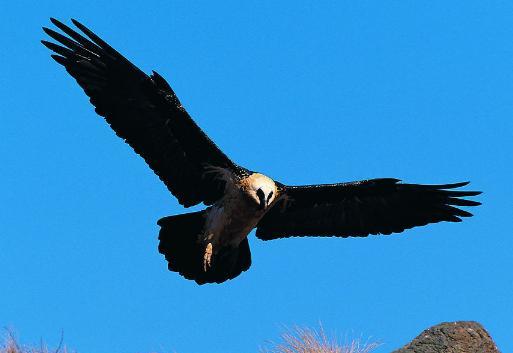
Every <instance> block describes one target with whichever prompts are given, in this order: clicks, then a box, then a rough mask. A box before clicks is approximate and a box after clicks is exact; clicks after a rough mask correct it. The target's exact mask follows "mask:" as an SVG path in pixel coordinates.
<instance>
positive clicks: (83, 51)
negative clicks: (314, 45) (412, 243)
mask: <svg viewBox="0 0 513 353" xmlns="http://www.w3.org/2000/svg"><path fill="white" fill-rule="evenodd" d="M51 21H52V23H53V24H54V25H55V26H56V27H57V28H58V29H60V30H61V31H62V32H63V33H64V34H65V35H63V34H61V33H58V32H56V31H54V30H52V29H49V28H43V29H44V31H45V32H46V33H47V34H48V35H49V36H50V37H51V38H53V39H54V40H55V41H56V42H57V43H59V44H55V43H52V42H48V41H42V43H43V44H44V45H45V46H46V47H47V48H49V49H50V50H52V51H53V52H54V54H53V55H52V58H53V59H55V61H57V62H58V63H59V64H61V65H62V66H64V68H65V69H66V71H67V72H68V73H69V74H70V75H71V76H72V77H73V78H74V79H75V80H76V81H77V83H78V84H79V85H80V86H81V87H82V88H83V90H84V92H85V93H86V94H87V96H89V98H90V102H91V103H92V104H93V105H94V107H95V111H96V112H97V113H98V114H99V115H101V116H103V117H104V118H105V120H106V121H107V123H108V124H110V126H111V127H112V129H113V130H114V131H115V132H116V134H117V135H118V136H119V137H121V138H122V139H123V140H124V141H125V142H126V143H128V144H129V145H130V146H131V147H132V148H133V149H134V151H135V152H136V153H138V154H139V155H140V156H141V157H143V158H144V160H145V161H146V163H147V164H148V165H149V167H150V168H151V169H152V170H153V171H154V172H155V174H157V175H158V177H159V178H160V179H161V180H162V182H163V183H164V184H165V185H166V187H167V188H168V189H169V191H170V192H171V193H172V194H173V195H174V196H175V197H176V198H177V199H178V201H179V203H180V204H182V205H183V206H184V207H190V206H194V205H198V204H200V203H203V204H204V205H206V206H208V207H207V208H206V209H205V210H203V211H199V212H193V213H187V214H182V215H175V216H169V217H165V218H162V219H160V220H159V221H158V224H159V225H160V227H161V230H160V234H159V240H160V242H159V251H160V252H161V253H162V254H164V255H165V257H166V260H167V261H168V268H169V269H170V270H171V271H176V272H179V273H180V274H181V275H183V276H184V277H186V278H188V279H193V280H195V281H196V282H197V283H199V284H203V283H211V282H217V283H221V282H224V281H226V280H228V279H231V278H234V277H236V276H238V275H239V274H240V273H241V272H242V271H245V270H247V269H248V268H249V267H250V265H251V253H250V250H249V243H248V239H247V237H248V234H249V233H250V232H251V231H252V230H253V229H255V228H256V236H257V237H258V238H260V239H263V240H271V239H277V238H287V237H292V236H337V237H349V236H355V237H365V236H368V235H369V234H390V233H399V232H402V231H404V230H405V229H408V228H412V227H415V226H423V225H426V224H429V223H437V222H442V221H446V222H460V221H461V218H462V217H469V216H471V214H470V213H469V212H467V211H464V210H462V209H460V208H459V207H460V206H477V205H479V202H476V201H472V200H468V199H465V198H464V197H467V196H475V195H478V194H479V192H477V191H461V190H456V189H459V188H461V187H463V186H465V185H467V184H468V183H466V182H465V183H454V184H443V185H422V184H406V183H404V184H403V183H400V181H399V180H398V179H394V178H381V179H371V180H363V181H357V182H350V183H337V184H325V185H304V186H287V185H284V184H281V183H279V182H277V181H274V180H272V179H271V178H269V177H267V176H265V175H263V174H261V173H255V172H251V171H249V170H248V169H246V168H244V167H241V166H239V165H237V164H236V163H234V162H233V161H232V160H230V159H229V158H228V156H226V155H225V154H224V153H223V152H222V151H221V149H219V147H217V146H216V145H215V144H214V143H213V142H212V141H211V140H210V138H209V137H208V136H207V135H206V134H205V133H204V132H203V131H202V130H201V129H200V128H199V127H198V125H196V123H195V122H194V120H193V119H192V118H191V117H190V116H189V114H188V113H187V111H186V110H185V109H184V107H183V106H182V104H181V103H180V101H179V100H178V97H177V96H176V94H175V93H174V92H173V90H172V89H171V86H170V85H169V84H168V83H167V82H166V80H164V78H163V77H162V76H160V75H159V74H158V73H156V72H155V71H153V73H152V74H151V75H146V74H145V73H144V72H142V71H141V70H140V69H138V68H137V67H136V66H135V65H134V64H132V63H131V62H130V61H129V60H127V59H126V58H125V57H124V56H122V55H121V54H120V53H118V52H117V51H116V50H115V49H114V48H112V47H111V46H110V45H109V44H107V43H106V42H105V41H104V40H102V39H101V38H100V37H98V36H97V35H96V34H94V33H93V32H92V31H91V30H90V29H88V28H87V27H85V26H84V25H82V24H81V23H79V22H77V21H75V20H72V22H73V23H74V24H75V26H76V27H77V28H78V29H79V30H80V31H81V32H82V33H83V34H80V33H78V32H77V31H75V30H73V29H71V28H70V27H68V26H66V25H65V24H63V23H62V22H59V21H57V20H55V19H51Z"/></svg>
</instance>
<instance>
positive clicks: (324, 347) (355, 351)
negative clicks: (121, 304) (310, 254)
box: [0, 326, 380, 353]
mask: <svg viewBox="0 0 513 353" xmlns="http://www.w3.org/2000/svg"><path fill="white" fill-rule="evenodd" d="M62 342H63V338H62V336H61V341H60V343H59V345H58V347H57V348H54V349H49V348H48V347H47V346H46V344H44V343H43V342H42V343H41V344H40V345H39V348H34V347H28V346H22V345H21V344H19V343H18V340H17V339H16V338H15V336H14V334H13V333H12V331H7V334H6V335H5V340H4V343H3V344H0V353H73V351H70V350H68V349H67V348H66V346H64V345H63V343H62ZM270 344H271V345H272V348H270V349H269V348H264V349H261V350H260V352H261V353H370V352H371V351H372V350H374V349H375V348H377V347H378V346H379V345H380V344H379V343H376V342H368V341H367V342H362V341H361V340H352V341H351V342H350V343H349V344H340V343H339V342H338V340H337V339H335V338H329V337H328V336H327V335H326V333H325V331H324V329H323V328H322V326H321V327H320V329H319V330H313V329H309V328H301V327H295V328H293V329H286V330H285V332H284V333H283V334H282V335H281V342H279V343H273V342H271V343H270Z"/></svg>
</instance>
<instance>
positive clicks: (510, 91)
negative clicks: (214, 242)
mask: <svg viewBox="0 0 513 353" xmlns="http://www.w3.org/2000/svg"><path fill="white" fill-rule="evenodd" d="M250 3H251V4H250ZM50 16H53V17H57V18H59V19H61V20H66V21H67V20H68V19H69V18H70V17H75V18H77V19H79V20H81V21H82V22H84V23H85V24H86V25H88V26H89V27H91V28H92V29H93V30H95V31H96V32H97V33H98V34H100V35H101V36H103V37H104V38H105V39H106V40H107V41H108V42H109V43H111V44H112V45H113V46H114V47H115V48H117V49H118V50H119V51H120V52H122V53H123V54H125V55H126V56H127V57H128V58H130V59H131V60H132V61H133V62H134V63H135V64H137V65H138V66H139V67H141V68H142V69H143V70H145V71H147V72H148V71H149V70H151V69H156V70H157V71H159V72H160V73H161V74H162V75H163V76H164V77H166V78H167V79H168V80H169V82H170V83H171V84H172V86H173V87H174V89H175V91H176V92H177V94H178V95H179V97H180V98H181V100H182V102H183V103H184V105H185V106H186V108H187V109H188V111H189V112H190V113H191V115H192V116H193V117H194V118H195V119H196V121H197V122H198V124H199V125H200V126H201V127H203V128H204V130H205V131H206V132H207V133H208V134H209V135H210V136H211V137H212V138H213V139H214V140H215V141H216V142H217V143H218V144H219V145H220V146H221V147H222V148H223V149H224V150H225V151H226V152H227V153H228V155H229V156H231V157H232V158H233V159H234V160H235V161H237V162H238V163H240V164H241V165H244V166H246V167H248V168H250V169H253V170H260V171H262V172H264V173H266V174H268V175H270V176H272V177H274V178H275V179H277V180H280V181H282V182H285V183H290V184H302V183H317V182H337V181H349V180H358V179H366V178H373V177H397V178H401V179H402V180H404V181H407V182H416V183H446V182H457V181H462V180H471V181H472V185H471V187H472V188H473V189H478V190H483V191H484V192H485V193H484V194H483V195H481V196H480V197H479V200H480V201H482V202H483V206H481V207H480V208H478V209H475V210H474V211H475V217H473V218H472V219H468V220H465V222H463V223H461V224H437V225H431V226H429V227H423V228H417V229H414V230H410V231H408V232H406V233H403V234H401V235H394V236H388V237H386V236H381V237H371V238H365V239H290V240H278V241H273V242H266V243H264V242H262V241H259V240H257V239H255V237H254V235H253V234H252V235H251V236H250V243H251V247H252V253H253V266H252V268H251V269H250V271H248V272H246V273H244V274H243V275H242V276H240V277H239V278H237V279H236V280H234V281H230V282H228V283H225V284H223V285H211V286H202V287H199V286H197V285H196V284H195V283H194V282H190V281H186V280H184V279H183V278H181V277H179V276H178V275H177V274H175V273H171V272H168V271H167V269H166V262H165V260H164V259H163V257H162V256H161V255H160V254H159V253H158V252H157V232H158V227H157V225H156V221H157V219H158V218H160V217H162V216H165V215H170V214H175V213H181V212H183V211H184V210H183V209H182V208H181V207H180V206H179V205H178V203H177V202H176V200H175V199H174V198H173V197H172V195H170V194H169V193H168V191H167V190H166V188H165V187H164V186H163V185H162V184H161V183H160V181H159V180H158V178H157V177H156V176H155V175H153V173H152V172H151V171H150V169H149V168H148V167H147V166H146V165H145V163H144V162H143V160H142V159H141V158H139V157H138V156H136V155H135V154H134V153H133V152H132V151H131V150H130V148H129V147H128V146H126V145H125V144H124V143H123V142H122V141H121V140H120V139H118V138H117V137H116V136H115V135H114V133H113V132H112V131H111V130H110V128H109V127H108V126H107V124H105V123H104V121H103V120H102V119H101V118H99V117H98V116H96V115H95V114H94V112H93V109H92V107H91V106H90V104H89V102H88V100H87V99H86V97H85V95H84V93H83V92H82V91H81V90H80V89H79V87H78V86H77V85H76V84H75V82H74V81H73V80H72V79H71V78H70V77H68V75H67V74H66V72H64V70H62V68H61V67H59V66H58V65H57V64H55V63H54V62H53V61H52V60H51V59H50V58H49V53H48V51H47V50H46V48H44V47H43V46H42V45H41V44H40V43H39V40H40V39H42V38H43V33H42V31H41V29H40V27H41V26H43V25H49V21H48V17H50ZM0 31H1V33H2V36H1V39H0V44H1V48H2V49H1V51H0V62H1V64H2V70H1V73H0V96H1V97H2V98H1V100H0V117H1V118H0V119H1V122H2V124H1V126H2V127H1V129H0V153H1V154H0V155H1V166H2V168H1V170H2V171H1V173H0V185H1V186H0V193H1V198H0V200H1V202H0V227H1V228H0V229H1V231H0V232H1V235H0V249H1V251H0V268H1V271H0V283H2V290H1V292H0V303H1V304H0V325H2V326H8V327H12V328H14V329H15V330H16V331H17V332H18V333H19V335H20V338H21V340H22V341H24V342H33V343H38V342H39V338H40V337H43V338H45V339H46V340H47V341H48V342H49V343H50V344H56V343H57V342H58V339H59V335H60V331H61V329H62V330H64V335H65V341H66V343H68V344H69V345H70V346H71V347H73V348H75V349H77V350H78V351H79V352H95V353H107V352H108V353H117V352H120V353H121V352H123V353H127V352H128V353H129V352H133V353H135V352H150V351H159V352H174V351H176V352H178V353H187V352H210V353H221V352H222V353H237V352H256V351H257V349H258V346H259V345H261V344H262V343H264V342H265V341H266V340H269V339H275V338H277V336H278V334H279V332H280V331H281V328H282V325H294V324H298V325H308V326H316V325H317V323H318V322H319V321H322V322H323V325H324V327H325V328H326V329H327V330H328V331H336V332H339V333H340V334H341V335H345V334H347V335H348V336H353V335H354V336H360V335H362V336H363V337H369V336H372V337H373V338H376V339H380V340H382V342H383V343H384V345H383V346H382V348H380V349H379V350H378V352H379V353H385V352H389V351H391V350H393V349H395V348H397V347H399V346H401V345H403V344H405V343H406V342H407V341H409V340H410V339H411V338H413V337H414V336H416V335H417V334H418V333H419V332H420V331H421V330H422V329H424V328H426V327H428V326H430V325H433V324H436V323H439V322H442V321H453V320H477V321H479V322H481V323H483V324H484V326H485V327H486V328H487V329H488V330H489V331H490V332H491V334H492V335H493V337H494V338H495V339H496V341H497V344H498V345H499V347H500V348H501V350H502V351H503V352H511V351H513V341H512V340H511V328H512V327H513V270H512V269H513V259H512V255H511V253H512V248H513V232H512V231H513V229H512V228H513V227H512V224H513V222H512V216H513V211H512V209H513V202H512V200H513V187H512V181H513V167H512V151H513V137H512V136H513V122H512V121H513V4H511V3H510V2H507V1H487V2H483V1H451V2H448V1H438V0H435V1H433V0H430V1H351V2H349V1H324V2H319V1H316V2H314V1H312V2H306V1H259V2H245V3H244V4H243V3H242V2H241V1H221V2H212V1H194V2H191V1H173V0H165V1H164V0H162V1H144V2H135V1H129V2H125V1H121V0H113V1H110V2H100V1H85V2H84V1H81V2H78V1H77V2H73V1H41V2H30V1H26V0H19V1H9V2H6V3H4V4H3V5H2V11H1V12H0Z"/></svg>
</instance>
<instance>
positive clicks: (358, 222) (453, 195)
mask: <svg viewBox="0 0 513 353" xmlns="http://www.w3.org/2000/svg"><path fill="white" fill-rule="evenodd" d="M467 184H468V183H457V184H446V185H418V184H401V183H399V180H398V179H392V178H388V179H372V180H364V181H357V182H352V183H340V184H326V185H305V186H288V187H286V190H285V194H286V198H284V199H282V200H281V201H279V202H278V204H276V205H275V206H274V207H273V208H272V209H271V210H270V211H269V212H267V214H266V215H265V216H264V217H263V218H262V220H261V221H260V223H259V224H258V226H257V233H256V235H257V237H258V238H260V239H263V240H270V239H277V238H286V237H292V236H338V237H349V236H353V237H365V236H367V235H369V234H391V233H399V232H402V231H403V230H405V229H408V228H412V227H415V226H423V225H426V224H428V223H436V222H441V221H447V222H460V221H461V218H460V217H470V216H471V214H470V213H469V212H467V211H463V210H461V209H459V208H457V207H454V206H477V205H479V204H480V203H479V202H476V201H471V200H466V199H462V198H461V197H465V196H475V195H478V194H480V192H476V191H457V190H454V189H456V188H459V187H462V186H465V185H467Z"/></svg>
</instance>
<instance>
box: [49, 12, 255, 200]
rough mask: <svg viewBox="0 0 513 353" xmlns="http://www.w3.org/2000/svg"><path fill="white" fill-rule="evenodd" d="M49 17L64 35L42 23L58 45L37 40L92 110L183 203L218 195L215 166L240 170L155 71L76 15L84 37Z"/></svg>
mask: <svg viewBox="0 0 513 353" xmlns="http://www.w3.org/2000/svg"><path fill="white" fill-rule="evenodd" d="M51 21H52V23H53V24H54V25H55V26H56V27H58V28H59V29H60V30H61V31H62V32H64V34H66V35H67V36H65V35H62V34H60V33H58V32H55V31H53V30H51V29H48V28H43V30H44V31H45V32H46V33H47V34H48V35H49V36H50V37H52V38H53V39H54V40H55V41H57V42H58V43H59V44H60V45H58V44H55V43H51V42H47V41H42V43H43V44H44V45H45V46H46V47H48V48H49V49H50V50H52V51H53V52H55V54H53V55H52V57H53V58H54V59H55V61H57V62H58V63H59V64H61V65H63V66H64V67H65V68H66V71H68V73H69V74H70V75H71V76H73V78H75V79H76V81H77V82H78V84H79V85H80V86H81V87H82V88H83V89H84V91H85V93H86V94H87V95H88V96H89V97H90V101H91V103H92V104H93V105H94V106H95V108H96V109H95V111H96V112H97V113H98V114H99V115H101V116H103V117H104V118H105V120H106V121H107V122H108V123H109V124H110V126H111V127H112V129H113V130H114V131H115V132H116V134H117V135H118V136H119V137H121V138H123V139H124V140H125V141H126V142H127V143H128V144H129V145H130V146H131V147H132V148H133V149H134V150H135V152H137V153H138V154H139V155H141V156H142V157H143V158H144V159H145V161H146V162H147V163H148V165H149V166H150V167H151V169H153V171H154V172H155V173H156V174H157V175H158V176H159V178H160V179H161V180H162V181H163V182H164V184H165V185H166V186H167V188H168V189H169V190H170V191H171V192H172V193H173V195H175V196H176V197H177V199H178V201H179V202H180V203H181V204H182V205H184V206H186V207H188V206H192V205H196V204H198V203H200V202H204V203H206V204H211V203H213V202H215V201H216V200H217V199H219V198H220V197H221V196H222V195H223V192H224V186H225V183H226V181H225V180H224V179H223V178H222V177H220V175H219V172H221V174H223V173H225V174H226V172H228V173H230V174H231V175H235V176H237V175H239V174H244V172H245V170H244V169H243V168H241V167H239V166H237V165H236V164H235V163H233V162H232V161H231V160H230V159H229V158H228V157H227V156H226V155H225V154H224V153H223V152H222V151H221V150H220V149H219V148H218V147H217V146H216V145H215V144H214V143H213V142H212V141H211V140H210V139H209V138H208V136H207V135H205V133H204V132H203V131H201V129H200V128H199V127H198V126H197V125H196V123H195V122H194V121H193V120H192V119H191V117H190V116H189V114H187V112H186V111H185V109H184V108H183V107H182V105H181V104H180V102H179V100H178V98H177V97H176V95H175V93H174V92H173V90H172V89H171V87H170V86H169V84H168V83H167V82H166V81H165V80H164V79H163V78H162V77H161V76H160V75H159V74H157V73H156V72H153V74H152V75H151V76H148V75H146V74H145V73H144V72H142V71H141V70H139V69H138V68H137V67H136V66H135V65H133V64H132V63H131V62H130V61H128V60H127V59H126V58H124V57H123V56H122V55H121V54H119V53H118V52H117V51H116V50H114V49H113V48H112V47H111V46H110V45H108V44H107V43H105V42H104V41H103V40H102V39H100V38H99V37H98V36H97V35H95V34H94V33H93V32H91V31H90V30H89V29H87V28H86V27H85V26H84V25H82V24H80V23H79V22H77V21H75V20H72V21H73V23H74V24H75V26H77V28H78V29H79V30H80V31H82V33H83V34H85V36H87V37H88V38H86V37H85V36H83V35H82V34H79V33H77V32H76V31H74V30H72V29H71V28H69V27H68V26H66V25H64V24H63V23H61V22H59V21H57V20H55V19H51ZM212 171H217V173H216V172H212Z"/></svg>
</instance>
